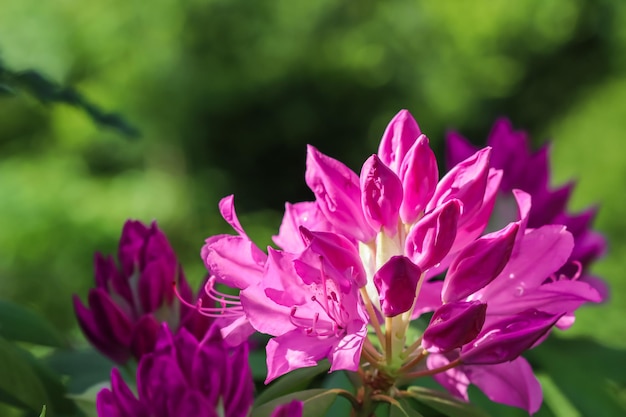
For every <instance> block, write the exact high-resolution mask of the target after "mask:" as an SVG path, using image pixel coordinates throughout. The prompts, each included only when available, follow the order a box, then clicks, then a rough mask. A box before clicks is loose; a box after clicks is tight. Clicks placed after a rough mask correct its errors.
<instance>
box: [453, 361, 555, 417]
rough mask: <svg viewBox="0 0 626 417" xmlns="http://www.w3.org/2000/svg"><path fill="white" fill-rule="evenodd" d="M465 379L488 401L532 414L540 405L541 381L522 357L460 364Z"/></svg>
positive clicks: (541, 397) (541, 396)
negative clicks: (495, 362)
mask: <svg viewBox="0 0 626 417" xmlns="http://www.w3.org/2000/svg"><path fill="white" fill-rule="evenodd" d="M463 369H464V370H465V372H466V374H467V376H468V378H469V380H470V381H471V383H472V384H474V385H476V386H477V387H478V388H480V390H481V391H482V392H484V393H485V395H486V396H487V397H488V398H489V399H490V400H492V401H495V402H498V403H502V404H506V405H510V406H513V407H519V408H522V409H524V410H526V411H528V413H529V414H531V415H532V414H535V413H536V412H537V411H539V408H540V407H541V402H542V400H543V395H542V393H541V385H540V384H539V381H537V378H536V377H535V375H534V374H533V371H532V368H531V367H530V365H529V364H528V362H527V361H526V359H524V358H522V357H519V358H517V359H514V360H512V361H511V362H505V363H500V364H497V365H482V366H464V367H463Z"/></svg>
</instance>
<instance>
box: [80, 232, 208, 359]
mask: <svg viewBox="0 0 626 417" xmlns="http://www.w3.org/2000/svg"><path fill="white" fill-rule="evenodd" d="M118 257H119V264H120V267H119V268H118V267H117V265H116V264H115V261H114V260H113V259H112V258H111V257H107V258H104V257H103V256H102V255H100V254H96V256H95V262H94V263H95V281H96V288H94V289H92V290H91V291H90V292H89V298H88V301H89V308H87V307H85V306H84V305H83V304H82V303H81V301H80V299H79V298H78V297H76V296H75V297H74V310H75V312H76V316H77V319H78V323H79V325H80V327H81V329H82V330H83V333H84V334H85V336H86V337H87V339H89V341H90V342H91V343H92V344H93V345H94V346H95V347H96V348H97V349H98V350H100V351H101V352H102V353H103V354H104V355H106V356H108V357H109V358H111V359H112V360H113V361H115V362H117V363H120V364H123V363H125V362H126V361H127V360H128V359H130V357H131V356H134V357H136V358H139V357H141V355H143V354H145V353H148V352H150V351H152V349H154V343H155V341H156V335H157V333H158V331H159V324H160V323H161V322H162V321H168V322H169V323H171V324H173V325H174V326H177V324H178V320H179V318H181V319H182V320H183V321H185V320H186V318H187V317H188V316H190V315H193V314H195V311H193V309H190V308H189V307H186V306H180V305H179V303H178V301H177V300H176V299H175V296H174V290H173V287H172V283H173V282H177V284H178V287H179V288H180V290H179V291H180V293H181V296H183V297H184V298H185V299H187V300H189V299H191V296H192V294H191V290H190V288H189V286H188V284H187V282H186V280H185V277H184V275H183V272H182V269H180V267H179V265H178V262H177V260H176V256H175V255H174V251H173V250H172V248H171V247H170V245H169V243H168V241H167V238H166V237H165V235H164V234H163V232H161V231H160V230H159V228H158V227H157V225H156V223H152V224H151V225H150V227H146V226H145V225H143V224H142V223H141V222H138V221H132V220H129V221H127V222H126V223H125V225H124V228H123V231H122V236H121V238H120V245H119V248H118ZM179 309H180V310H179ZM157 314H158V317H157Z"/></svg>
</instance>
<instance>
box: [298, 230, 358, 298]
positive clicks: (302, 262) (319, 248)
mask: <svg viewBox="0 0 626 417" xmlns="http://www.w3.org/2000/svg"><path fill="white" fill-rule="evenodd" d="M300 232H301V233H302V236H303V238H304V240H305V241H306V242H307V243H308V248H307V249H306V250H304V251H303V252H302V253H301V254H300V256H298V258H297V259H296V261H295V268H296V271H297V272H298V275H300V277H302V280H303V281H304V283H306V284H310V283H313V282H319V281H320V280H321V272H323V271H324V270H326V271H327V272H329V273H333V271H328V268H332V270H334V271H336V274H335V275H336V276H337V277H338V282H339V283H340V285H341V288H342V289H343V290H346V289H348V288H350V287H351V286H352V285H353V284H356V285H357V286H358V287H363V286H365V284H366V283H367V275H366V274H365V269H364V267H363V262H362V261H361V258H360V257H359V253H358V252H357V247H356V246H355V245H354V244H353V243H352V242H351V241H349V240H348V239H346V238H345V237H343V236H341V235H339V234H336V233H330V232H311V231H309V230H307V229H305V228H304V227H302V228H301V229H300Z"/></svg>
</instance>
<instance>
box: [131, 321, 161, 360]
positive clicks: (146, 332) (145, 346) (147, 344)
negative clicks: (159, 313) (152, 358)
mask: <svg viewBox="0 0 626 417" xmlns="http://www.w3.org/2000/svg"><path fill="white" fill-rule="evenodd" d="M160 329H161V326H160V324H159V322H158V321H157V320H156V319H155V318H154V317H153V316H151V315H145V316H142V317H141V318H140V319H139V321H138V322H137V323H136V324H135V328H134V329H133V335H132V338H131V341H130V349H131V351H132V352H133V356H134V357H135V358H136V359H140V358H141V357H142V356H143V355H145V354H147V353H150V352H152V351H153V350H154V346H155V345H156V340H157V336H158V334H159V331H160Z"/></svg>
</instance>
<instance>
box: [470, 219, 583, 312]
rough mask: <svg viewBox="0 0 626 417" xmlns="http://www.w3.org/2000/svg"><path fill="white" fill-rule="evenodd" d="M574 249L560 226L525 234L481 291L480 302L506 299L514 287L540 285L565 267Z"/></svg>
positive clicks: (515, 289) (570, 236)
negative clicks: (501, 268) (509, 256)
mask: <svg viewBox="0 0 626 417" xmlns="http://www.w3.org/2000/svg"><path fill="white" fill-rule="evenodd" d="M573 246H574V240H573V238H572V235H571V234H570V233H569V232H568V231H567V230H565V227H563V226H559V225H547V226H543V227H541V228H539V229H534V230H531V231H529V232H527V233H526V234H525V235H524V237H523V239H522V240H521V241H520V242H519V244H518V245H517V246H516V248H515V249H514V251H513V255H512V256H511V259H510V260H509V262H508V263H507V265H506V267H505V268H504V270H503V271H502V272H501V273H500V275H499V276H498V277H497V278H496V279H495V280H494V281H493V282H491V283H490V284H489V285H488V286H487V287H485V288H484V289H483V290H482V291H481V294H482V296H483V299H484V300H496V299H499V298H500V297H502V296H505V297H509V295H510V294H511V293H512V292H514V291H515V292H517V291H518V290H517V287H522V288H533V287H537V286H539V285H541V284H542V283H543V281H545V279H546V278H547V277H549V276H550V275H552V274H553V273H554V272H555V271H557V270H558V269H559V268H560V267H561V266H563V264H565V262H566V261H567V258H568V257H569V254H570V253H571V251H572V248H573Z"/></svg>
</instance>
